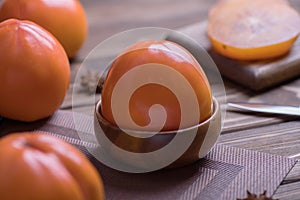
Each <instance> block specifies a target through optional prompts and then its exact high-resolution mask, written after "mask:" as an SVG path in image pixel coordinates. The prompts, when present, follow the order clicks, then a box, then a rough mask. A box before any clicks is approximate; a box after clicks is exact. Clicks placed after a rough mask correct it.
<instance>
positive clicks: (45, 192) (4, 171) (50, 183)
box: [0, 132, 104, 200]
mask: <svg viewBox="0 0 300 200" xmlns="http://www.w3.org/2000/svg"><path fill="white" fill-rule="evenodd" d="M0 163H1V165H0V191H1V193H0V199H5V200H16V199H22V200H54V199H63V200H102V199H104V190H103V183H102V180H101V177H100V175H99V174H98V172H97V171H96V169H95V167H94V166H93V165H92V164H91V163H90V162H89V160H88V159H87V158H86V157H85V156H84V155H83V154H82V153H81V152H80V151H79V150H77V149H76V148H75V147H73V146H72V145H70V144H68V143H66V142H64V141H63V140H61V139H59V138H57V137H54V136H50V135H47V134H45V133H37V134H34V133H30V132H21V133H11V134H9V135H7V136H5V137H3V138H1V139H0Z"/></svg>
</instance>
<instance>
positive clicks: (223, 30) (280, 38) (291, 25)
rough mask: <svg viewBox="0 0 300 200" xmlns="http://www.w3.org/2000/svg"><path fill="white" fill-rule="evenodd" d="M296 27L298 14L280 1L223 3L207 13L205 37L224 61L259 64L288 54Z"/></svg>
mask: <svg viewBox="0 0 300 200" xmlns="http://www.w3.org/2000/svg"><path fill="white" fill-rule="evenodd" d="M299 23H300V16H299V14H298V13H297V11H295V10H294V9H293V8H292V7H291V6H290V5H289V4H288V2H287V1H284V0H252V1H248V0H223V1H220V2H218V3H216V4H215V5H214V6H213V7H212V8H211V10H210V12H209V17H208V25H207V34H208V37H209V39H210V41H211V45H212V48H213V49H214V50H215V51H216V52H218V53H219V54H221V55H223V56H225V57H229V58H232V59H236V60H262V59H270V58H275V57H279V56H282V55H284V54H286V53H288V52H289V50H290V49H291V48H292V45H293V44H294V42H295V41H296V39H297V38H298V36H299V33H300V28H299V26H298V24H299Z"/></svg>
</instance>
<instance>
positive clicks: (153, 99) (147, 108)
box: [101, 40, 212, 131]
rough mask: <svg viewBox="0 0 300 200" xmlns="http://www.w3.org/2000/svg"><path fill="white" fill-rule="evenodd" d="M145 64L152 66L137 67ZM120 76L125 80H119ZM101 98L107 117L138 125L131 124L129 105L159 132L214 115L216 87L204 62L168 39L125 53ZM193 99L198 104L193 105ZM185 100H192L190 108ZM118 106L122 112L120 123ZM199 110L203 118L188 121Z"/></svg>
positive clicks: (142, 43)
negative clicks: (208, 76) (163, 120)
mask: <svg viewBox="0 0 300 200" xmlns="http://www.w3.org/2000/svg"><path fill="white" fill-rule="evenodd" d="M143 68H144V69H145V70H146V71H144V72H141V71H140V72H138V71H137V70H143ZM125 77H127V78H125ZM124 78H125V79H126V80H125V79H124ZM123 80H125V81H123ZM119 81H121V82H122V83H121V84H118V83H120V82H119ZM186 85H189V86H190V87H189V86H188V87H186ZM190 90H192V91H190ZM190 92H191V93H190ZM114 95H116V98H115V97H114ZM128 95H130V98H129V100H128V102H127V97H128ZM193 95H195V96H193ZM179 97H182V98H179ZM101 98H102V100H101V112H102V115H103V117H104V118H105V119H106V120H107V121H109V122H110V123H112V124H113V125H116V126H119V127H121V128H127V129H137V127H136V126H135V125H132V124H131V123H129V121H128V118H129V117H128V116H126V115H125V113H126V112H127V110H128V112H129V115H130V118H131V119H132V120H133V122H134V123H135V124H137V125H138V127H142V129H143V128H145V127H146V129H147V131H154V130H155V131H156V130H157V129H158V128H159V127H162V128H161V130H162V131H169V130H178V128H187V127H191V126H194V125H197V124H198V123H201V122H203V121H205V120H206V119H208V118H209V117H210V116H211V114H212V94H211V89H210V85H209V82H208V79H207V77H206V75H205V73H204V71H203V70H202V68H201V66H200V65H199V63H198V62H197V61H196V60H195V58H194V57H193V56H192V54H190V53H189V52H188V51H187V50H186V49H184V48H183V47H182V46H180V45H178V44H176V43H173V42H170V41H165V40H146V41H140V42H137V43H135V44H133V45H132V46H130V47H129V48H127V49H126V50H125V51H124V52H122V53H121V54H120V55H119V56H118V57H117V58H116V59H115V60H114V61H113V63H112V64H111V67H110V69H109V72H108V74H107V77H106V79H105V81H104V85H103V90H102V97H101ZM193 98H194V99H195V100H196V101H197V103H196V105H194V104H189V101H190V100H192V99H193ZM127 104H128V105H127ZM155 105H159V106H158V107H155ZM183 105H187V106H186V107H185V108H184V109H185V110H181V108H183V107H182V106H183ZM153 106H154V107H153ZM159 107H160V108H159ZM161 107H163V109H164V110H165V114H166V118H165V123H164V125H163V126H162V125H160V123H161V122H162V121H161V120H160V117H161V113H160V112H156V111H157V109H158V110H161ZM121 108H125V110H121ZM113 109H116V110H117V112H118V113H119V114H120V116H119V117H118V122H117V121H116V118H115V117H116V116H115V115H114V113H113ZM198 111H199V112H200V114H199V117H198V118H195V120H192V118H190V119H188V120H186V121H183V119H182V116H183V113H182V112H188V113H189V114H188V115H189V116H192V115H193V114H194V113H195V112H198ZM123 114H124V116H122V115H123ZM152 114H153V116H152V117H151V116H150V115H152ZM152 120H154V121H152Z"/></svg>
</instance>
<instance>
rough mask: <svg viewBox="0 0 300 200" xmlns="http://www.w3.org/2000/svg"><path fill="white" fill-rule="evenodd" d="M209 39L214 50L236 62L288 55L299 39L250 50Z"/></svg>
mask: <svg viewBox="0 0 300 200" xmlns="http://www.w3.org/2000/svg"><path fill="white" fill-rule="evenodd" d="M209 39H210V41H211V44H212V47H213V48H214V50H215V51H216V52H218V53H219V54H221V55H223V56H225V57H229V58H231V59H235V60H263V59H269V58H275V57H279V56H282V55H285V54H287V53H288V52H289V51H290V49H291V48H292V46H293V44H294V43H295V41H296V39H297V37H294V38H292V39H290V40H288V41H285V42H281V43H279V44H274V45H270V46H266V47H256V48H250V49H247V48H237V47H233V46H230V45H226V44H223V43H221V42H219V41H217V40H215V39H213V38H212V37H210V38H209Z"/></svg>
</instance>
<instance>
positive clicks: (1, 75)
mask: <svg viewBox="0 0 300 200" xmlns="http://www.w3.org/2000/svg"><path fill="white" fill-rule="evenodd" d="M0 55H1V64H0V97H1V98H0V116H3V117H7V118H10V119H14V120H21V121H35V120H38V119H41V118H45V117H48V116H50V115H51V114H52V113H54V111H55V110H56V109H58V108H59V106H60V105H61V103H62V102H63V100H64V97H65V94H66V92H67V90H68V86H69V80H70V64H69V60H68V57H67V55H66V53H65V51H64V49H63V47H62V46H61V44H60V43H59V42H58V41H57V40H56V38H55V37H53V36H52V34H50V33H49V32H48V31H46V30H45V29H43V28H42V27H40V26H38V25H37V24H35V23H33V22H30V21H21V20H16V19H9V20H6V21H4V22H1V23H0Z"/></svg>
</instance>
